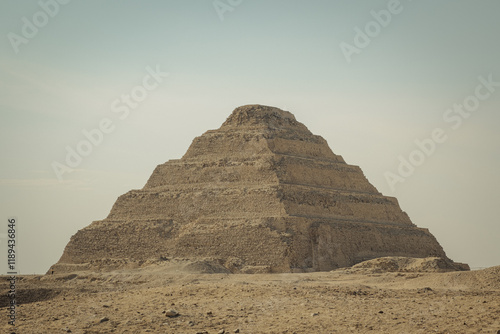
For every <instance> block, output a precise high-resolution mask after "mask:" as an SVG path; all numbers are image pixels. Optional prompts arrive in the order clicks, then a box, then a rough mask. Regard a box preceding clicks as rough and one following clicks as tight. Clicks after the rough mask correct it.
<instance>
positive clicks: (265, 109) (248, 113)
mask: <svg viewBox="0 0 500 334" xmlns="http://www.w3.org/2000/svg"><path fill="white" fill-rule="evenodd" d="M298 124H299V123H298V122H297V120H296V119H295V116H293V114H292V113H291V112H289V111H285V110H281V109H279V108H276V107H270V106H264V105H260V104H248V105H244V106H241V107H238V108H236V109H234V110H233V112H232V113H231V115H230V116H229V117H228V118H227V119H226V121H225V122H224V124H222V127H230V126H258V125H268V126H269V125H270V126H274V127H280V126H286V125H298Z"/></svg>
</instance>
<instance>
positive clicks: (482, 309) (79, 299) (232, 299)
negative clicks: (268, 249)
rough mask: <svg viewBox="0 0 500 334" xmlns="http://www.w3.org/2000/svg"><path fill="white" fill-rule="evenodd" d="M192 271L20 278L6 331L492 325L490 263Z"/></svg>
mask: <svg viewBox="0 0 500 334" xmlns="http://www.w3.org/2000/svg"><path fill="white" fill-rule="evenodd" d="M199 269H200V268H197V267H196V266H186V265H185V264H184V265H183V264H179V263H178V264H177V265H175V266H173V265H170V266H168V265H165V264H155V265H150V266H148V267H144V268H135V269H121V270H114V271H107V272H100V273H99V272H78V273H71V274H54V275H38V276H20V277H18V281H17V283H16V290H17V296H16V300H17V302H18V304H19V305H18V307H17V321H16V322H17V324H16V333H22V334H28V333H82V334H83V333H87V334H90V333H95V334H97V333H189V334H195V333H210V334H212V333H242V334H243V333H290V334H291V333H500V266H499V267H492V268H488V269H484V270H480V271H470V272H447V273H418V272H386V273H377V272H369V271H364V272H363V271H356V270H337V271H333V272H317V273H294V274H225V273H214V274H207V273H200V270H199ZM203 271H205V272H206V270H201V272H203ZM1 289H2V299H0V301H1V306H2V309H1V312H0V313H1V314H2V317H3V320H2V323H1V325H0V328H1V330H2V333H10V332H9V330H12V327H11V326H9V325H8V324H7V321H8V320H7V312H8V309H7V302H8V300H7V298H6V293H7V292H8V281H7V279H6V277H5V276H4V277H3V278H2V285H1ZM170 310H174V311H175V312H178V315H177V316H173V317H169V316H168V315H171V314H170V313H169V312H170Z"/></svg>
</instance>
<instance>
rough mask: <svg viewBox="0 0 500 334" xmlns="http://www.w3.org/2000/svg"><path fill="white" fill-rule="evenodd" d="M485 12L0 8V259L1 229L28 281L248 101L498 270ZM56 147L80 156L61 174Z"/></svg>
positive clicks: (497, 99) (491, 58)
mask: <svg viewBox="0 0 500 334" xmlns="http://www.w3.org/2000/svg"><path fill="white" fill-rule="evenodd" d="M499 13H500V2H498V1H493V0H492V1H487V0H483V1H463V0H462V1H459V0H453V1H449V0H448V1H416V0H414V1H411V0H402V1H400V2H398V1H395V0H391V1H385V0H384V1H375V0H369V1H368V0H366V1H353V0H345V1H331V0H328V1H326V0H325V1H320V0H317V1H311V0H307V1H305V0H303V1H298V0H288V1H277V0H274V1H269V0H267V1H265V0H243V1H240V0H220V1H212V0H207V1H202V0H198V1H190V0H179V1H167V0H161V1H160V0H156V1H102V0H99V1H97V0H85V1H83V0H73V1H68V0H65V1H63V0H59V1H58V2H56V0H41V1H40V2H38V1H2V2H0V35H1V36H2V38H1V39H0V115H1V116H0V154H1V155H0V157H1V159H2V160H1V165H0V213H1V214H0V219H1V221H2V223H1V224H0V241H1V242H2V243H1V245H0V248H1V252H2V253H3V254H6V250H5V247H6V246H5V245H6V242H5V235H3V237H2V234H1V233H6V225H7V218H8V217H10V216H15V217H17V219H18V228H19V240H18V245H19V248H18V250H19V257H18V260H19V268H20V270H21V272H22V273H43V272H45V271H46V270H47V269H48V268H49V266H50V265H51V264H53V263H55V262H57V260H58V259H59V257H60V256H61V254H62V252H63V249H64V246H65V245H66V244H67V242H68V241H69V238H70V237H71V235H73V234H74V233H76V232H77V231H78V230H79V229H81V228H83V227H85V226H87V225H88V224H90V223H91V222H92V221H94V220H100V219H103V218H105V217H106V216H107V214H108V213H109V210H110V209H111V206H112V205H113V203H114V202H115V200H116V198H117V197H118V196H119V195H121V194H123V193H125V192H127V191H128V190H130V189H138V188H142V187H143V186H144V184H145V183H146V181H147V179H148V177H149V176H150V174H151V173H152V171H153V169H154V168H155V167H156V165H158V164H160V163H163V162H165V161H167V160H169V159H176V158H180V157H181V156H182V155H183V154H184V152H185V151H186V149H187V148H188V146H189V144H190V143H191V141H192V140H193V138H194V137H195V136H198V135H201V134H202V133H203V132H204V131H206V130H209V129H214V128H218V127H219V126H220V125H221V124H222V123H223V122H224V120H225V119H226V117H227V116H229V114H230V113H231V112H232V110H233V109H234V108H235V107H238V106H241V105H245V104H265V105H271V106H276V107H280V108H282V109H285V110H289V111H291V112H292V113H293V114H294V115H295V116H296V118H297V120H299V121H300V122H302V123H304V124H305V125H306V126H307V127H308V128H309V129H310V130H311V131H312V132H313V133H315V134H318V135H321V136H323V137H324V138H325V139H326V140H327V141H328V143H329V145H330V147H331V148H332V150H333V151H334V152H335V153H336V154H340V155H342V156H343V157H344V158H345V160H346V161H347V163H349V164H353V165H359V166H361V168H362V169H363V171H364V173H365V175H366V176H367V178H368V180H369V181H370V182H371V183H372V184H374V185H375V186H376V187H377V189H378V190H379V191H381V192H382V193H383V194H384V195H388V196H395V197H397V198H398V200H399V202H400V205H401V208H402V209H403V210H404V211H406V212H407V213H408V214H409V216H410V218H411V219H412V221H413V223H414V224H416V225H417V226H419V227H425V228H429V230H430V231H431V233H433V234H434V235H435V236H436V238H437V239H438V241H439V242H440V244H441V245H442V246H443V248H444V250H445V251H446V253H447V255H448V256H449V257H450V258H452V259H453V260H455V261H459V262H466V263H469V264H470V265H471V267H486V266H493V265H500V246H499V245H500V243H499V237H500V224H499V223H500V219H499V215H498V208H497V206H498V205H499V200H500V193H499V191H498V189H500V177H499V176H498V175H499V174H498V173H499V172H498V171H499V170H500V157H499V151H500V132H499V131H498V126H499V121H500V116H499V112H500V110H499V109H500V108H499V107H500V43H499V42H498V36H499V34H500V20H498V14H499ZM166 73H168V76H167V75H166ZM100 127H101V130H99V133H102V137H101V136H100V135H99V133H98V132H97V130H94V129H99V128H100ZM85 131H87V136H90V137H91V138H92V140H93V141H94V144H92V143H91V142H90V140H89V139H87V137H86V135H85V134H84V132H85ZM104 131H105V132H106V133H105V132H104ZM92 136H93V137H92ZM431 138H432V139H431ZM416 140H417V141H418V140H420V141H421V142H422V143H424V144H421V145H424V146H423V148H420V149H419V146H418V145H417V144H416V143H415V141H416ZM431 140H432V142H431ZM89 143H90V144H89ZM89 145H90V146H89ZM68 150H69V151H71V150H74V151H75V152H76V153H75V154H78V150H80V152H83V153H85V155H86V156H82V155H80V158H81V159H80V160H81V161H78V160H79V159H78V158H77V157H75V156H72V157H71V158H70V160H69V163H71V164H72V165H73V166H69V165H68V162H67V161H66V158H67V155H68ZM422 151H426V152H422ZM71 159H72V160H71ZM401 159H403V160H405V161H407V162H403V163H401ZM400 164H407V166H404V167H400ZM54 166H57V168H56V170H58V171H59V176H60V177H61V179H62V181H59V180H58V177H57V175H56V172H55V170H54ZM64 166H66V167H64ZM70 167H72V169H73V172H71V173H69V172H68V170H69V168H70ZM65 168H67V169H65ZM398 168H399V169H400V171H398ZM389 173H392V174H389ZM388 177H389V182H388V179H387V178H388ZM402 180H404V182H401V181H402ZM391 182H392V187H391V185H390V183H391ZM5 263H6V256H2V255H1V254H0V266H1V268H2V270H1V272H5V270H4V268H5Z"/></svg>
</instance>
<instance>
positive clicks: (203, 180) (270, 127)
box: [51, 105, 448, 272]
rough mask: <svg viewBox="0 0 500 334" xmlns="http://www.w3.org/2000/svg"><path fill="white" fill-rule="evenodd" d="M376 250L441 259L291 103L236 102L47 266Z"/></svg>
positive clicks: (260, 266) (235, 262)
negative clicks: (288, 105)
mask: <svg viewBox="0 0 500 334" xmlns="http://www.w3.org/2000/svg"><path fill="white" fill-rule="evenodd" d="M385 256H405V257H416V258H423V257H431V256H432V257H440V258H444V259H447V257H446V255H445V253H444V251H443V249H442V247H441V246H440V245H439V243H438V242H437V241H436V239H435V238H434V236H433V235H432V234H431V233H429V231H428V230H427V229H423V228H418V227H417V226H415V225H414V224H413V223H412V222H411V220H410V218H409V217H408V215H407V214H406V213H405V212H403V211H402V210H401V208H400V207H399V204H398V201H397V200H396V198H394V197H388V196H384V195H382V194H381V193H380V192H378V191H377V189H376V188H375V187H374V186H373V185H371V184H370V182H368V180H367V179H366V177H365V176H364V174H363V172H362V171H361V169H360V168H359V167H358V166H353V165H349V164H347V163H346V162H345V161H344V159H343V158H342V157H341V156H340V155H336V154H334V153H333V152H332V151H331V149H330V148H329V147H328V144H327V142H326V141H325V140H324V139H323V138H322V137H320V136H317V135H314V134H312V133H311V132H310V131H309V130H308V129H307V127H306V126H304V125H303V124H302V123H300V122H298V121H297V120H296V119H295V117H294V116H293V115H292V114H291V113H290V112H288V111H283V110H280V109H278V108H274V107H268V106H262V105H247V106H242V107H239V108H236V109H235V110H234V111H233V113H232V114H231V115H230V116H229V117H228V118H227V120H226V121H225V122H224V123H223V124H222V126H221V127H220V128H219V129H217V130H209V131H207V132H205V133H204V134H203V135H201V136H199V137H197V138H195V139H194V140H193V142H192V144H191V146H190V147H189V149H188V151H187V152H186V154H185V155H184V156H183V157H182V158H181V159H176V160H170V161H167V162H166V163H164V164H161V165H159V166H157V167H156V169H155V170H154V172H153V174H152V175H151V177H150V178H149V180H148V181H147V183H146V185H145V186H144V187H143V188H142V189H140V190H131V191H129V192H127V193H126V194H124V195H122V196H120V197H119V198H118V199H117V201H116V203H115V204H114V205H113V208H112V209H111V212H110V213H109V215H108V217H107V218H106V219H104V220H100V221H95V222H93V223H92V224H91V225H89V226H87V227H85V228H83V229H82V230H80V231H78V232H77V233H76V234H75V235H73V236H72V237H71V240H70V242H69V243H68V245H67V246H66V248H65V250H64V253H63V255H62V257H61V258H60V260H59V262H58V263H57V264H56V265H55V266H53V267H52V268H51V270H60V269H62V268H68V265H69V268H72V267H71V265H84V264H86V265H89V263H90V264H91V263H98V262H99V261H101V262H102V261H111V262H113V263H124V264H125V263H131V262H138V263H143V262H144V261H151V260H154V259H169V258H184V259H186V258H187V259H201V258H203V259H207V258H208V259H213V260H214V261H218V263H220V264H222V265H223V266H225V267H226V268H228V269H229V270H231V271H232V272H252V270H260V272H262V271H264V272H306V271H326V270H332V269H335V268H340V267H347V266H352V265H354V264H356V263H359V262H361V261H365V260H369V259H373V258H378V257H385ZM447 260H448V259H447ZM256 268H257V269H256ZM73 269H74V266H73Z"/></svg>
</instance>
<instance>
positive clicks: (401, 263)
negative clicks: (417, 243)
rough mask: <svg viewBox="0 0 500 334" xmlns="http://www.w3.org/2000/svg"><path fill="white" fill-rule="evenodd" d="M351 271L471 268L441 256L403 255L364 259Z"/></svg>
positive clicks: (424, 270) (443, 270)
mask: <svg viewBox="0 0 500 334" xmlns="http://www.w3.org/2000/svg"><path fill="white" fill-rule="evenodd" d="M350 270H351V271H354V272H356V271H364V272H374V273H381V272H447V271H459V270H469V267H468V266H467V265H464V264H460V263H454V262H452V261H450V260H448V259H443V258H439V257H427V258H411V257H401V256H388V257H381V258H377V259H373V260H368V261H363V262H361V263H358V264H356V265H354V266H352V267H351V268H350Z"/></svg>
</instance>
